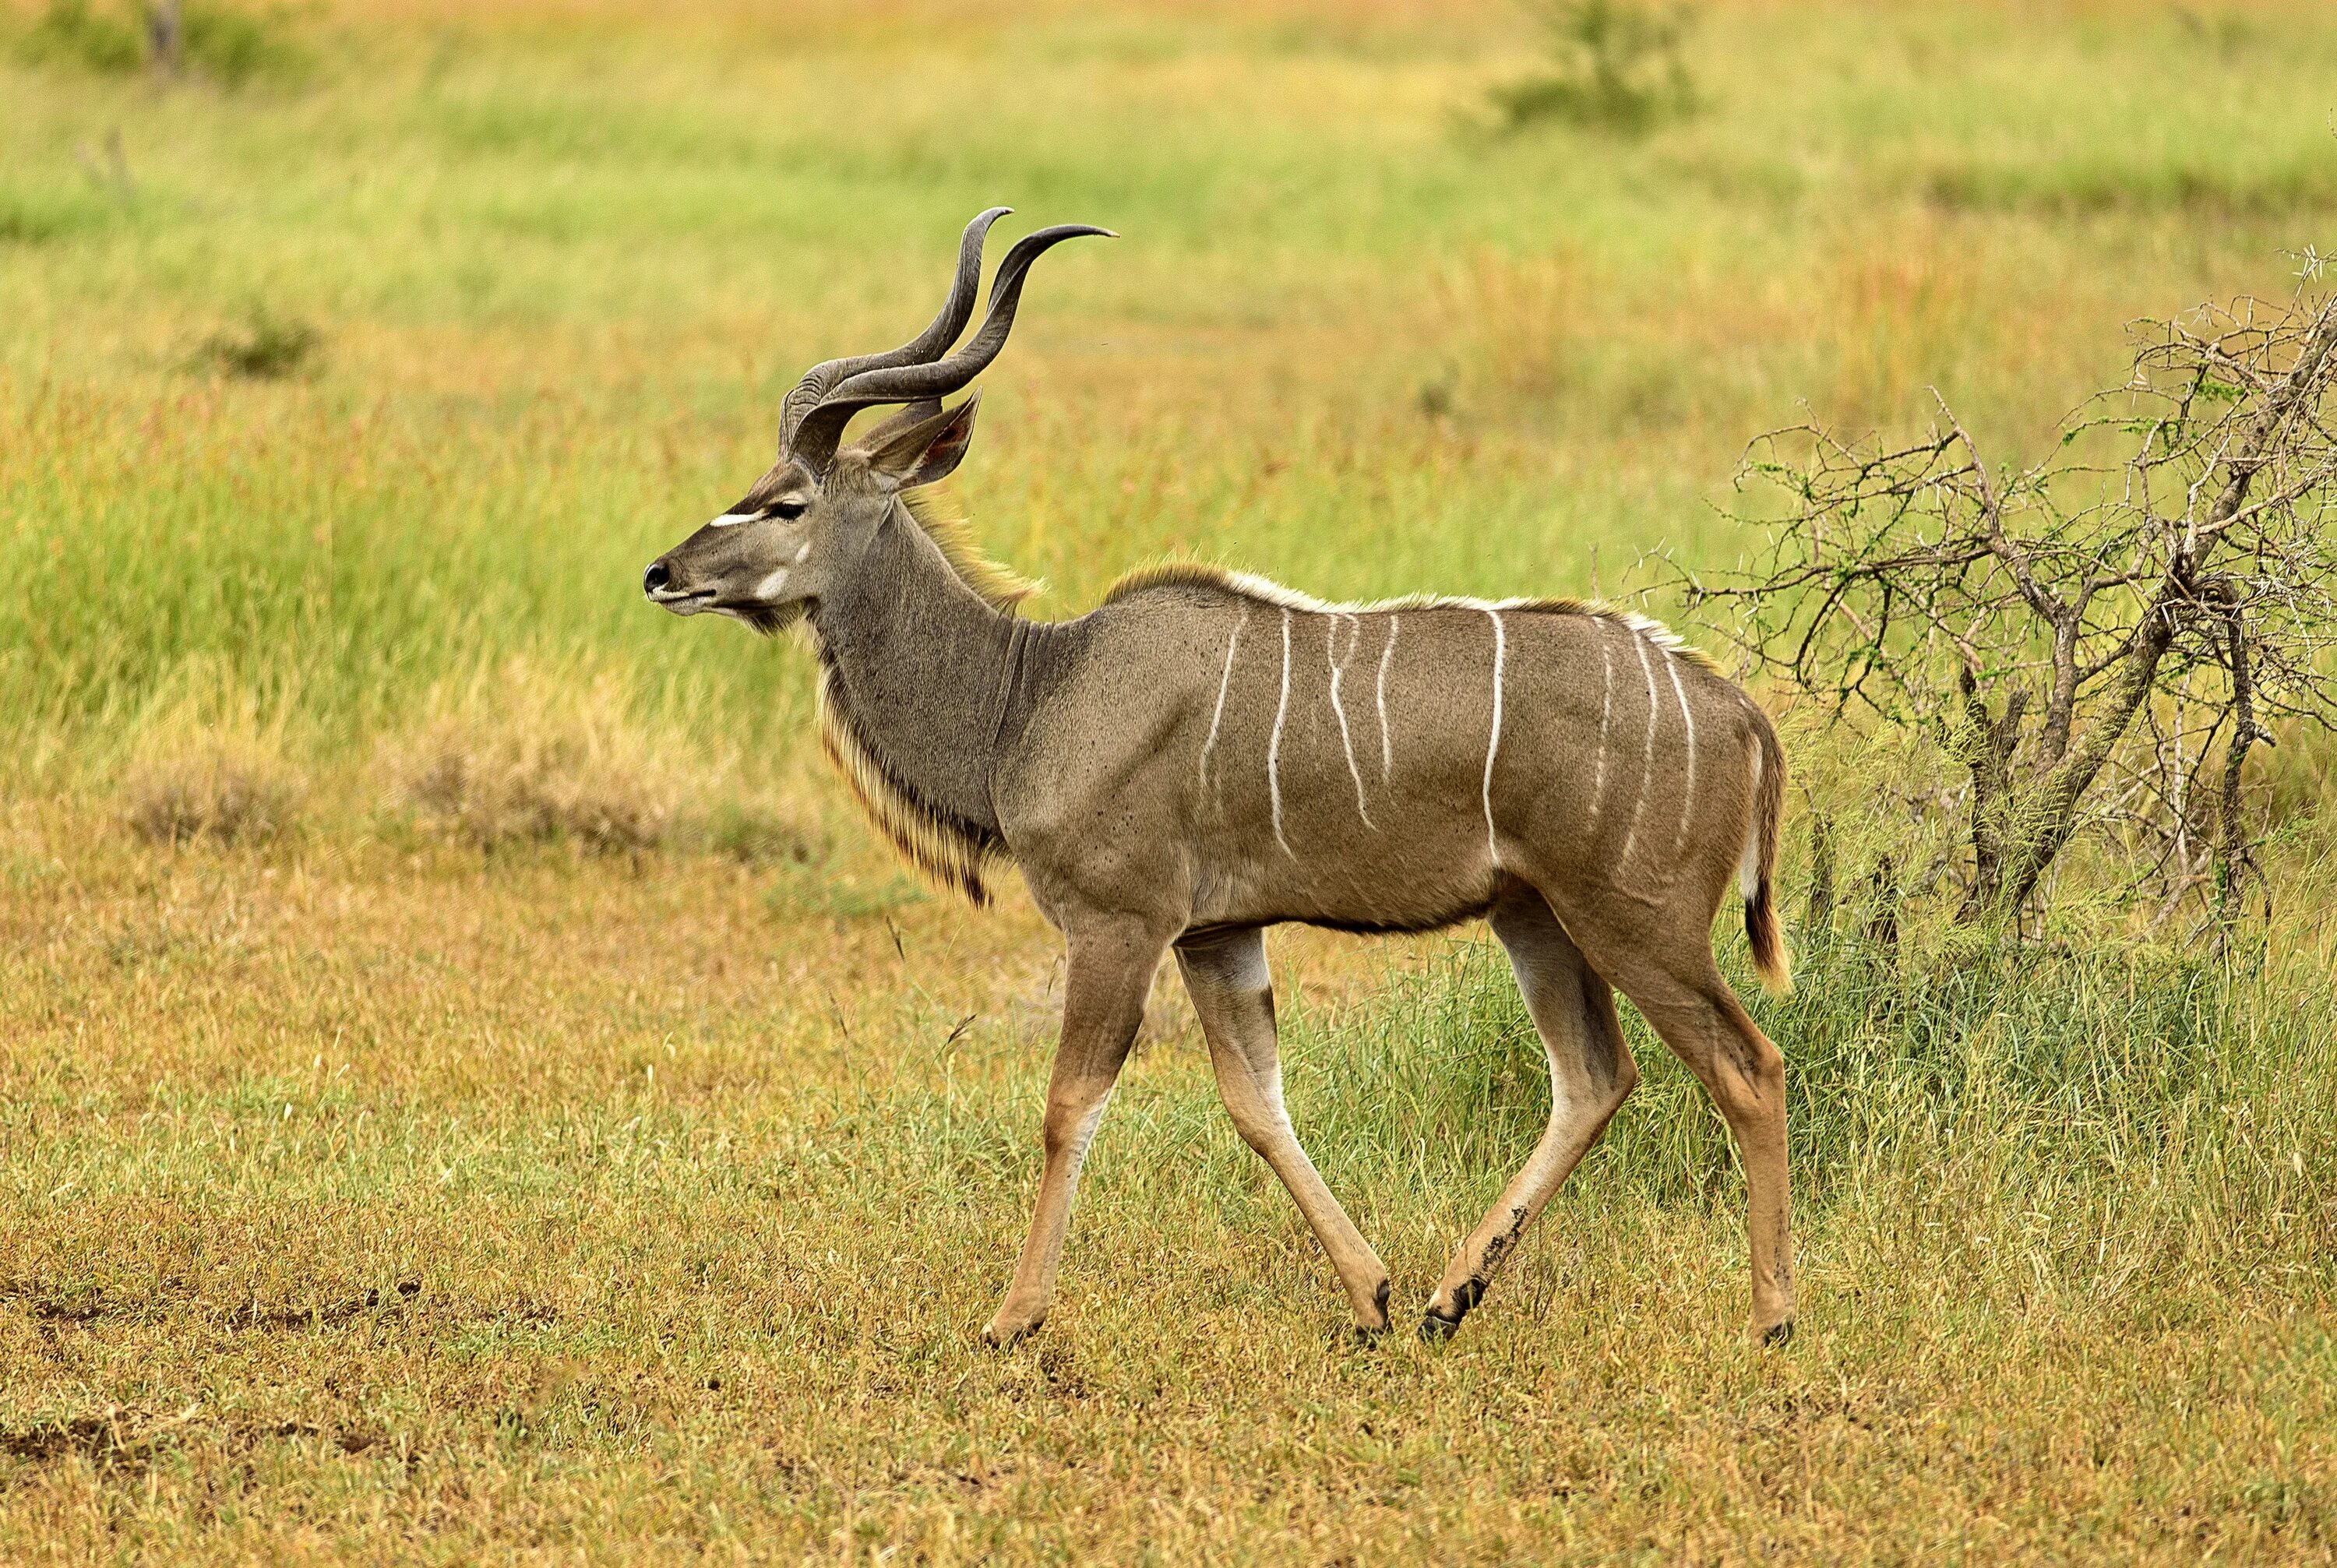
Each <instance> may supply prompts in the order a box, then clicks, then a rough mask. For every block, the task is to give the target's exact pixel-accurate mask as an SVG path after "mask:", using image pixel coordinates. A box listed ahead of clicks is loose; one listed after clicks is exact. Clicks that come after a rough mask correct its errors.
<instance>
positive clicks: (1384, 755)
mask: <svg viewBox="0 0 2337 1568" xmlns="http://www.w3.org/2000/svg"><path fill="white" fill-rule="evenodd" d="M1402 620H1403V616H1401V615H1397V614H1394V613H1390V614H1389V616H1388V618H1387V622H1388V634H1387V646H1386V647H1384V648H1383V649H1381V650H1380V681H1379V707H1380V782H1381V783H1383V784H1384V783H1386V782H1387V781H1388V780H1390V779H1393V778H1394V777H1395V742H1394V740H1392V739H1390V737H1389V734H1388V717H1387V675H1388V665H1389V664H1390V662H1393V660H1394V658H1395V633H1396V623H1397V622H1400V621H1402ZM1356 635H1358V636H1361V635H1362V633H1361V632H1357V633H1356Z"/></svg>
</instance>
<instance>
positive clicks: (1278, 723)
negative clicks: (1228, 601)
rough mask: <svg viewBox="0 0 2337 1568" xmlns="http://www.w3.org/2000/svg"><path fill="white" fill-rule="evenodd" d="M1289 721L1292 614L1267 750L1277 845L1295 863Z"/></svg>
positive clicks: (1286, 623)
mask: <svg viewBox="0 0 2337 1568" xmlns="http://www.w3.org/2000/svg"><path fill="white" fill-rule="evenodd" d="M1289 717H1290V612H1289V610H1288V609H1287V608H1286V609H1285V610H1284V611H1283V612H1282V695H1281V696H1280V697H1278V698H1276V701H1275V704H1274V739H1273V740H1269V741H1267V742H1266V796H1267V798H1268V799H1270V800H1271V801H1272V802H1273V805H1274V841H1275V842H1276V844H1279V845H1281V846H1282V852H1283V853H1284V854H1285V855H1287V856H1289V857H1290V858H1292V859H1293V860H1296V859H1297V858H1298V852H1297V851H1296V850H1295V849H1293V848H1291V847H1290V840H1289V839H1287V838H1284V837H1283V836H1282V726H1283V724H1284V722H1285V721H1286V720H1288V719H1289Z"/></svg>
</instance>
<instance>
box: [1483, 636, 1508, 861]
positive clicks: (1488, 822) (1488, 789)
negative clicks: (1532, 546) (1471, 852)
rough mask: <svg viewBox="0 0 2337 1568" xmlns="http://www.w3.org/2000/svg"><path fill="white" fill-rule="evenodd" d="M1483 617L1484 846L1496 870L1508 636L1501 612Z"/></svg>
mask: <svg viewBox="0 0 2337 1568" xmlns="http://www.w3.org/2000/svg"><path fill="white" fill-rule="evenodd" d="M1485 618H1486V619H1487V620H1489V621H1491V622H1492V623H1493V732H1492V735H1491V739H1489V740H1487V741H1486V742H1485V789H1484V796H1485V848H1486V849H1487V851H1488V852H1490V853H1491V856H1492V857H1493V866H1494V868H1495V869H1496V870H1498V869H1500V867H1501V842H1500V840H1499V839H1497V838H1495V837H1494V835H1493V759H1494V758H1495V757H1497V756H1499V755H1500V754H1501V666H1502V664H1503V663H1504V662H1507V660H1508V657H1509V652H1510V639H1509V632H1507V631H1506V630H1505V629H1504V628H1503V627H1502V625H1501V612H1499V611H1497V610H1488V611H1486V612H1485Z"/></svg>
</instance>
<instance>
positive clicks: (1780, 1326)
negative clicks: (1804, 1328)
mask: <svg viewBox="0 0 2337 1568" xmlns="http://www.w3.org/2000/svg"><path fill="white" fill-rule="evenodd" d="M1793 1337H1794V1320H1793V1319H1792V1318H1786V1319H1785V1321H1784V1322H1783V1323H1772V1324H1770V1325H1769V1326H1768V1327H1767V1328H1763V1329H1761V1330H1759V1331H1758V1332H1757V1333H1755V1336H1754V1338H1755V1339H1757V1340H1759V1341H1760V1342H1761V1343H1762V1344H1764V1345H1783V1344H1785V1342H1786V1341H1787V1340H1789V1339H1791V1338H1793Z"/></svg>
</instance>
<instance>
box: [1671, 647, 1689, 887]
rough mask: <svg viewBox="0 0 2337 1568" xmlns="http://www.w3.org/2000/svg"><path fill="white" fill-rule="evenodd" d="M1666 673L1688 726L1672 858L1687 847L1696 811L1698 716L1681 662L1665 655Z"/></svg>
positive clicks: (1684, 722)
mask: <svg viewBox="0 0 2337 1568" xmlns="http://www.w3.org/2000/svg"><path fill="white" fill-rule="evenodd" d="M1664 671H1665V673H1667V674H1668V675H1669V676H1670V677H1671V678H1672V695H1673V696H1675V697H1677V698H1678V699H1679V711H1680V722H1681V723H1683V724H1685V725H1687V773H1686V775H1685V777H1684V780H1683V782H1682V784H1681V786H1680V820H1679V832H1678V833H1677V834H1675V835H1674V836H1673V838H1672V858H1674V859H1677V858H1679V852H1680V850H1681V849H1683V848H1686V847H1687V828H1688V823H1689V821H1690V820H1691V819H1692V818H1693V816H1694V814H1695V811H1696V716H1695V715H1694V714H1692V713H1690V712H1689V711H1687V687H1685V686H1683V685H1681V684H1680V678H1679V661H1678V660H1677V659H1675V658H1673V657H1672V656H1671V655H1670V654H1669V653H1666V654H1665V655H1664Z"/></svg>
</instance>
